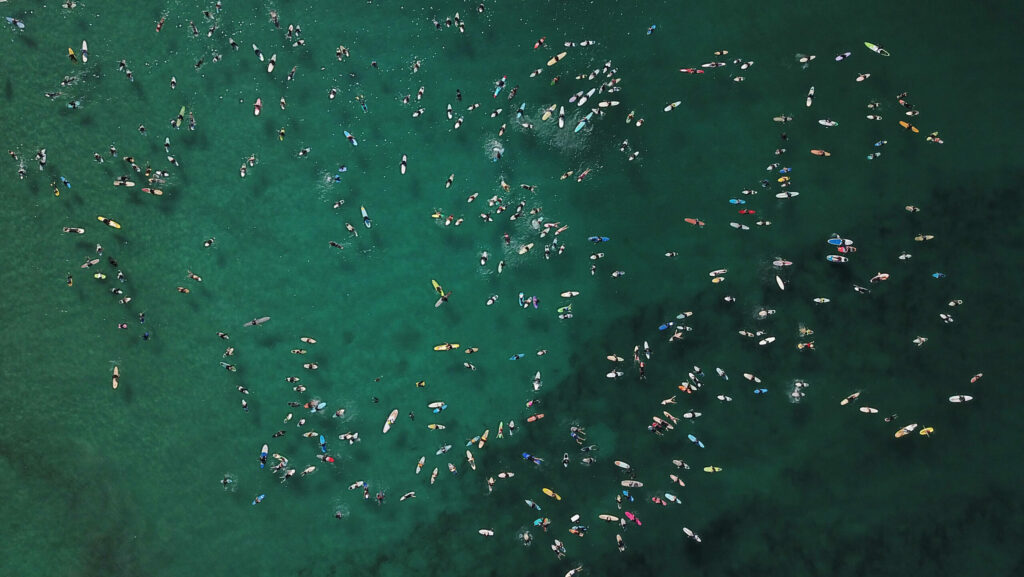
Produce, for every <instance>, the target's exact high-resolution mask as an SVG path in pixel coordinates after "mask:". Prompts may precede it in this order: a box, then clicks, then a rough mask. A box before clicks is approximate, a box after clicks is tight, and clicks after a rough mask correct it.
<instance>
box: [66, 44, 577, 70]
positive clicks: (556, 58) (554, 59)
mask: <svg viewBox="0 0 1024 577" xmlns="http://www.w3.org/2000/svg"><path fill="white" fill-rule="evenodd" d="M68 50H70V48H69V49H68ZM566 54H568V52H562V53H560V54H556V55H554V56H552V57H551V60H548V66H554V65H555V64H558V61H559V60H561V59H563V58H565V55H566Z"/></svg>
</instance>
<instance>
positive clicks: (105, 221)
mask: <svg viewBox="0 0 1024 577" xmlns="http://www.w3.org/2000/svg"><path fill="white" fill-rule="evenodd" d="M96 220H98V221H100V222H102V223H103V224H105V225H107V226H109V227H111V228H121V224H120V223H118V222H117V221H115V220H110V219H109V218H107V217H105V216H97V217H96Z"/></svg>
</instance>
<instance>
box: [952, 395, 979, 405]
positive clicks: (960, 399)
mask: <svg viewBox="0 0 1024 577" xmlns="http://www.w3.org/2000/svg"><path fill="white" fill-rule="evenodd" d="M973 400H974V397H972V396H970V395H953V396H952V397H950V398H949V402H951V403H966V402H969V401H973Z"/></svg>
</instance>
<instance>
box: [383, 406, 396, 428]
mask: <svg viewBox="0 0 1024 577" xmlns="http://www.w3.org/2000/svg"><path fill="white" fill-rule="evenodd" d="M396 420H398V409H395V410H393V411H391V414H390V415H388V418H387V420H386V421H384V432H385V433H387V432H388V431H390V430H391V425H394V424H395V421H396Z"/></svg>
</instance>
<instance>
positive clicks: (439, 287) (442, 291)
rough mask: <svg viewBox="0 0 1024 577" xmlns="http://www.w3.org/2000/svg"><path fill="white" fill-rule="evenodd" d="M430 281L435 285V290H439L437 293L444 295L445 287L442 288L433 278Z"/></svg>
mask: <svg viewBox="0 0 1024 577" xmlns="http://www.w3.org/2000/svg"><path fill="white" fill-rule="evenodd" d="M430 283H431V284H432V285H434V290H436V291H437V294H439V295H441V296H444V289H443V288H441V285H439V284H437V281H436V280H433V279H431V281H430Z"/></svg>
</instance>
